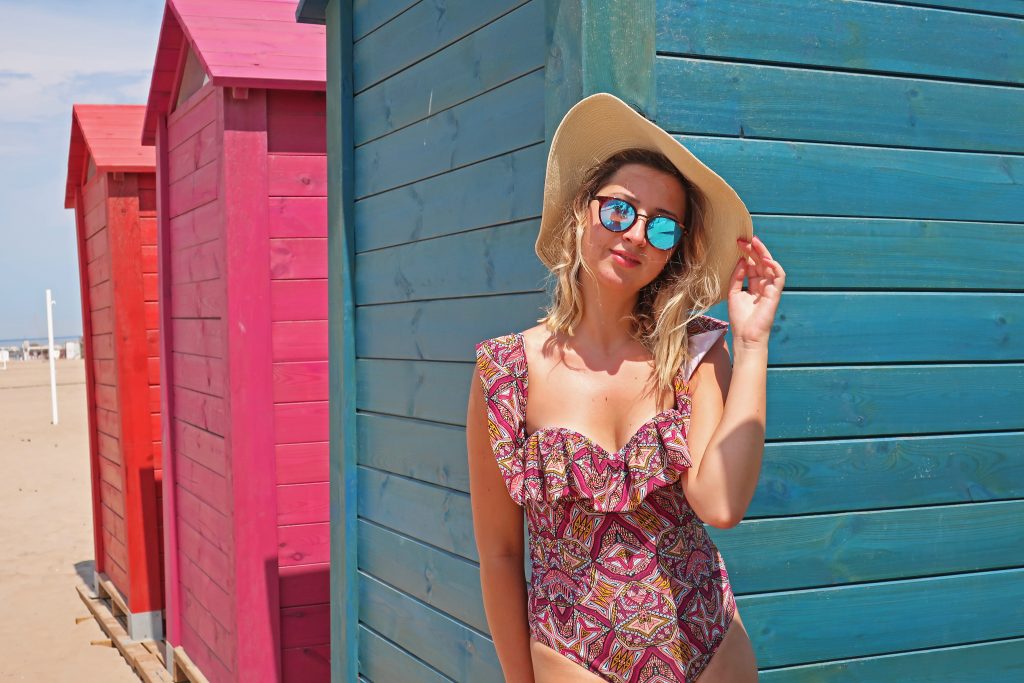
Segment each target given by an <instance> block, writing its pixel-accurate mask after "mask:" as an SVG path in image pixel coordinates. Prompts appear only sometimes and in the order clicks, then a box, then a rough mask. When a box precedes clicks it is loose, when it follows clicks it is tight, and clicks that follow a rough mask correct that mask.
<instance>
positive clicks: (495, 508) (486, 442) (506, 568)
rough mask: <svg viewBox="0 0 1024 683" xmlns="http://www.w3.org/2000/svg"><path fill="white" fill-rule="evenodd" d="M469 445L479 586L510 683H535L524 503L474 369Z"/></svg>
mask: <svg viewBox="0 0 1024 683" xmlns="http://www.w3.org/2000/svg"><path fill="white" fill-rule="evenodd" d="M466 450H467V454H468V458H469V492H470V504H471V507H472V511H473V533H474V535H475V536H476V547H477V552H478V553H479V555H480V588H481V591H482V593H483V601H484V612H485V613H486V615H487V624H488V626H489V627H490V630H491V638H493V640H494V647H495V649H496V650H497V652H498V659H499V660H500V662H501V668H502V671H503V672H504V674H505V680H506V681H507V682H508V683H534V680H533V663H532V658H531V656H530V630H529V624H528V622H527V615H526V600H527V594H526V578H525V576H524V572H523V564H524V554H523V508H522V507H520V506H519V505H517V504H516V503H515V501H513V500H512V498H511V496H509V494H508V489H507V488H506V487H505V482H504V479H503V478H502V476H501V472H500V471H499V469H498V463H497V461H496V460H495V459H494V453H493V452H492V450H491V442H490V436H489V435H488V432H487V406H486V403H485V399H484V395H483V388H482V386H481V383H480V379H479V378H478V377H477V376H476V374H475V373H474V375H473V382H472V385H471V386H470V389H469V405H468V407H467V410H466Z"/></svg>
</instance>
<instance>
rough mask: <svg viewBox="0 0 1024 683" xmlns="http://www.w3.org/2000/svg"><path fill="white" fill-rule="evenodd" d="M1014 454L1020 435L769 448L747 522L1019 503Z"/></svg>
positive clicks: (1020, 448) (1023, 463) (1021, 475)
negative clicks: (911, 507)
mask: <svg viewBox="0 0 1024 683" xmlns="http://www.w3.org/2000/svg"><path fill="white" fill-rule="evenodd" d="M1022 452H1024V433H1021V432H1006V433H992V434H986V433H979V434H954V435H949V436H947V435H935V436H907V437H903V436H896V437H893V438H888V439H885V438H877V439H875V438H865V439H841V440H835V441H833V440H827V441H826V440H814V441H804V442H800V441H795V442H790V443H780V442H775V443H769V444H766V446H765V454H764V461H763V465H762V471H761V478H760V480H759V483H758V487H757V492H756V493H755V495H754V499H753V500H752V501H751V504H750V508H749V509H748V515H747V518H749V519H754V518H758V517H769V516H780V515H794V514H801V513H805V512H819V513H820V512H841V511H852V510H872V509H877V508H886V507H892V506H893V505H938V504H941V503H969V502H974V501H988V500H1008V499H1013V498H1024V459H1022V458H1020V457H1019V455H1018V454H1019V453H1022ZM836 482H844V483H847V484H849V485H846V486H837V485H836Z"/></svg>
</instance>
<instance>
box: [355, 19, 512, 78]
mask: <svg viewBox="0 0 1024 683" xmlns="http://www.w3.org/2000/svg"><path fill="white" fill-rule="evenodd" d="M521 4H523V0H479V1H478V2H471V3H466V4H459V3H456V4H453V5H450V6H446V7H445V12H444V14H443V20H439V18H438V15H437V10H436V8H434V7H433V6H431V5H428V4H424V3H417V4H416V5H414V6H413V7H410V8H409V9H408V10H407V11H405V12H403V13H402V14H401V15H399V16H397V17H395V19H393V20H392V21H389V22H387V23H386V24H384V25H382V26H380V28H378V29H377V30H375V31H373V33H370V34H369V35H367V36H364V37H363V38H362V39H361V40H359V41H358V42H356V44H355V48H354V51H353V53H354V54H353V57H354V62H353V64H352V74H353V85H354V88H355V92H356V93H359V92H360V91H362V90H364V89H365V88H367V87H369V86H371V85H373V84H374V83H376V82H378V81H381V80H383V79H385V78H387V77H388V76H390V75H391V74H393V73H396V72H397V71H400V70H401V69H403V68H405V67H407V66H409V65H411V64H413V63H415V62H418V61H420V60H422V59H423V58H425V57H427V56H428V55H430V54H433V53H434V52H436V51H438V50H440V49H441V48H443V47H445V46H446V45H448V44H450V43H452V42H455V41H456V40H458V39H460V38H462V37H463V36H465V35H466V34H468V33H470V32H472V31H475V30H477V29H479V28H480V27H481V26H485V25H486V24H488V23H490V22H492V21H494V20H495V19H497V18H498V17H500V16H502V15H503V14H506V13H507V12H509V11H510V10H512V9H515V8H516V7H517V6H518V5H521ZM425 27H429V30H424V29H425Z"/></svg>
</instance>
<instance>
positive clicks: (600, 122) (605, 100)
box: [534, 93, 753, 303]
mask: <svg viewBox="0 0 1024 683" xmlns="http://www.w3.org/2000/svg"><path fill="white" fill-rule="evenodd" d="M630 147H641V148H644V149H652V150H657V151H659V152H661V153H663V154H664V155H665V156H666V157H668V158H669V160H670V161H671V162H672V163H673V164H674V165H675V166H676V168H678V169H679V171H680V172H681V173H682V174H683V175H684V176H685V177H686V178H688V179H689V180H690V181H691V182H692V183H693V184H694V185H696V186H697V187H699V188H700V189H701V190H702V191H703V192H704V194H705V195H706V196H707V207H706V213H705V228H706V232H707V235H708V246H709V250H708V260H709V263H708V265H709V267H710V268H711V271H712V272H714V273H717V274H718V280H719V296H718V299H717V300H716V302H715V303H718V302H719V301H722V300H724V299H725V297H726V295H727V293H728V287H729V280H730V279H731V278H732V271H733V268H735V267H736V261H737V260H738V259H739V257H740V255H741V254H742V252H741V251H740V248H739V246H737V244H736V238H737V237H745V238H747V239H750V238H751V236H752V235H753V225H752V222H751V219H750V212H749V211H747V207H746V206H745V205H744V204H743V201H742V200H741V199H740V198H739V195H737V194H736V191H735V190H733V189H732V187H731V186H730V185H729V183H727V182H725V181H724V180H722V178H721V177H720V176H719V175H718V174H717V173H715V172H714V171H712V170H711V169H710V168H708V167H707V166H705V165H704V163H703V162H701V161H700V160H699V159H698V158H697V157H696V156H694V154H693V153H692V152H690V150H688V149H687V148H686V147H684V146H683V145H682V143H680V142H679V141H678V140H676V139H675V138H673V137H672V136H671V135H669V134H668V133H666V132H665V131H664V130H662V129H661V128H660V127H659V126H658V125H657V124H655V123H652V122H651V121H649V120H647V119H646V118H645V117H644V116H642V115H641V114H639V113H637V112H636V111H635V110H634V109H633V108H632V107H630V106H629V105H628V104H626V103H625V102H623V101H622V100H620V99H619V98H618V97H616V96H615V95H612V94H610V93H597V94H594V95H590V96H589V97H585V98H583V99H582V100H580V101H579V102H577V103H576V104H575V105H574V106H573V107H572V108H571V109H570V110H569V111H568V112H566V114H565V116H564V117H563V118H562V121H561V123H559V124H558V128H557V129H556V130H555V135H554V137H553V138H552V140H551V148H550V150H549V151H548V163H547V171H546V172H545V176H544V208H543V211H542V213H541V221H540V233H539V234H538V235H537V243H536V245H535V247H534V249H535V250H536V252H537V256H538V257H540V260H541V262H543V263H544V265H545V266H547V267H548V268H549V269H550V268H552V267H553V265H554V263H555V261H556V258H557V254H556V253H555V242H556V239H555V238H556V236H557V234H558V231H559V230H561V229H562V225H563V219H564V217H565V213H566V212H567V211H568V210H569V203H570V202H571V201H572V198H573V195H574V194H575V193H576V191H577V190H578V189H579V186H580V183H581V182H582V180H583V175H584V174H585V173H586V172H587V170H589V169H590V168H591V167H592V166H594V165H595V164H598V163H600V162H602V161H604V160H605V159H607V158H608V157H610V156H611V155H613V154H615V153H616V152H619V151H621V150H624V149H628V148H630Z"/></svg>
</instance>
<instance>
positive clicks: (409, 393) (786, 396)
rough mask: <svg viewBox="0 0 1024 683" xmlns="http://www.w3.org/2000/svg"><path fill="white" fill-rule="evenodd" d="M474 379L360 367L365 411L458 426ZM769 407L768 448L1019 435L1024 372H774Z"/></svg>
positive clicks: (454, 373)
mask: <svg viewBox="0 0 1024 683" xmlns="http://www.w3.org/2000/svg"><path fill="white" fill-rule="evenodd" d="M471 371H472V370H471V366H470V364H469V363H467V364H465V365H463V364H456V363H435V362H427V361H419V362H411V361H387V360H359V361H357V363H356V373H357V378H358V381H359V408H360V409H362V410H367V411H372V412H377V413H384V414H389V415H405V416H408V417H417V418H421V419H425V420H434V421H437V422H446V423H448V424H460V423H463V422H464V421H465V412H466V410H465V405H466V403H465V398H463V397H465V396H468V391H469V383H470V380H471V374H470V373H471ZM767 401H768V410H769V411H772V414H773V415H774V418H773V419H772V420H769V421H768V425H767V433H766V438H767V439H768V440H776V439H794V438H811V437H815V438H838V437H866V436H872V437H873V436H881V435H903V436H906V435H911V434H930V433H947V434H952V433H958V432H964V433H966V432H977V431H988V430H1020V429H1021V428H1022V427H1024V415H1022V414H1021V412H1020V410H1017V406H1019V405H1020V404H1021V403H1022V402H1024V364H1020V363H1012V364H1011V363H1005V364H1004V363H1000V364H950V365H899V366H881V365H878V366H850V367H842V366H839V367H821V368H769V370H768V396H767ZM953 405H964V406H970V407H971V409H970V411H957V410H951V409H950V406H953Z"/></svg>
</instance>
